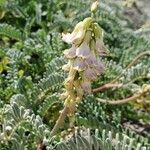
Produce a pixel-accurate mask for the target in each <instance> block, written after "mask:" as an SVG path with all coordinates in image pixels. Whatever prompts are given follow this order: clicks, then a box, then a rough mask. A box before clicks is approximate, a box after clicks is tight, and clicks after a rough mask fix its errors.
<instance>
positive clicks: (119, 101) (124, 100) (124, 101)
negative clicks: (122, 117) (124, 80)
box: [96, 93, 144, 105]
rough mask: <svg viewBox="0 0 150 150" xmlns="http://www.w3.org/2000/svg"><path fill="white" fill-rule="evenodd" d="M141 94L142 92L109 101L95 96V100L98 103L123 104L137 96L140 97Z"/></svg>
mask: <svg viewBox="0 0 150 150" xmlns="http://www.w3.org/2000/svg"><path fill="white" fill-rule="evenodd" d="M143 94H144V93H141V94H137V95H133V96H131V97H129V98H125V99H122V100H111V101H109V100H104V99H100V98H97V99H96V100H97V101H98V102H100V103H105V104H110V105H120V104H125V103H128V102H131V101H134V100H136V99H137V98H139V97H141V96H142V95H143Z"/></svg>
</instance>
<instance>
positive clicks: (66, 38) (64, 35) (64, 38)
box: [62, 33, 72, 44]
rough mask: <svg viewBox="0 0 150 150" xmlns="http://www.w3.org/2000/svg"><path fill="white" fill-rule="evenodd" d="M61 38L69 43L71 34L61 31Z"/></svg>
mask: <svg viewBox="0 0 150 150" xmlns="http://www.w3.org/2000/svg"><path fill="white" fill-rule="evenodd" d="M62 40H63V41H64V42H66V43H68V44H71V43H72V34H70V33H66V34H64V33H62Z"/></svg>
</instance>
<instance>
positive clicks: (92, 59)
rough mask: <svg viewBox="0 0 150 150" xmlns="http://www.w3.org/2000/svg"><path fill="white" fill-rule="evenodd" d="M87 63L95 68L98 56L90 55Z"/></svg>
mask: <svg viewBox="0 0 150 150" xmlns="http://www.w3.org/2000/svg"><path fill="white" fill-rule="evenodd" d="M86 62H87V64H88V65H89V66H93V65H96V64H97V60H96V56H95V55H94V54H90V56H89V57H88V58H87V59H86Z"/></svg>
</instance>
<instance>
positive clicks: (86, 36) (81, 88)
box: [51, 1, 108, 135]
mask: <svg viewBox="0 0 150 150" xmlns="http://www.w3.org/2000/svg"><path fill="white" fill-rule="evenodd" d="M97 6H98V3H97V1H96V2H95V3H94V4H93V5H92V7H91V11H92V13H95V12H96V9H97ZM62 40H63V41H64V42H66V43H68V44H71V48H70V49H67V50H65V51H64V56H65V58H66V59H67V60H68V63H67V64H66V65H64V66H63V70H64V71H66V72H68V77H67V78H66V80H65V81H64V88H65V89H64V92H63V93H62V94H61V96H60V97H61V98H62V99H63V100H64V106H65V107H64V109H63V110H62V112H61V114H60V117H59V119H58V120H57V122H56V125H55V126H54V129H53V130H52V134H51V135H54V133H55V132H56V129H58V127H59V126H60V125H59V124H60V123H61V122H62V121H63V120H64V118H65V117H66V116H67V115H68V116H69V117H71V116H73V115H74V113H75V111H76V106H77V105H78V104H79V103H80V102H81V100H82V99H83V96H84V95H86V94H90V93H91V92H92V89H91V83H92V81H94V80H96V79H97V77H98V76H100V75H101V74H102V73H103V72H104V64H103V63H102V62H101V60H100V56H103V55H106V54H107V53H108V50H107V48H106V47H105V46H104V43H103V30H102V28H101V27H100V26H99V25H98V24H97V23H96V22H95V21H94V20H93V18H91V17H88V18H85V19H84V20H83V21H81V22H79V23H78V24H77V25H76V26H75V28H74V30H73V32H72V33H67V34H64V33H63V34H62ZM62 118H63V119H62ZM71 120H72V119H71Z"/></svg>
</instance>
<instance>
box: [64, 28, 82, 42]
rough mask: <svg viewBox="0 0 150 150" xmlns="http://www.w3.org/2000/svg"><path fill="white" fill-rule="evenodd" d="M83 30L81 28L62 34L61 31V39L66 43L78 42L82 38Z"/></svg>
mask: <svg viewBox="0 0 150 150" xmlns="http://www.w3.org/2000/svg"><path fill="white" fill-rule="evenodd" d="M84 35H85V30H84V29H83V28H81V29H80V30H79V31H74V32H72V33H67V34H64V33H62V40H63V41H64V42H66V43H68V44H76V45H78V44H80V43H81V42H82V40H83V38H84Z"/></svg>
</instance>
